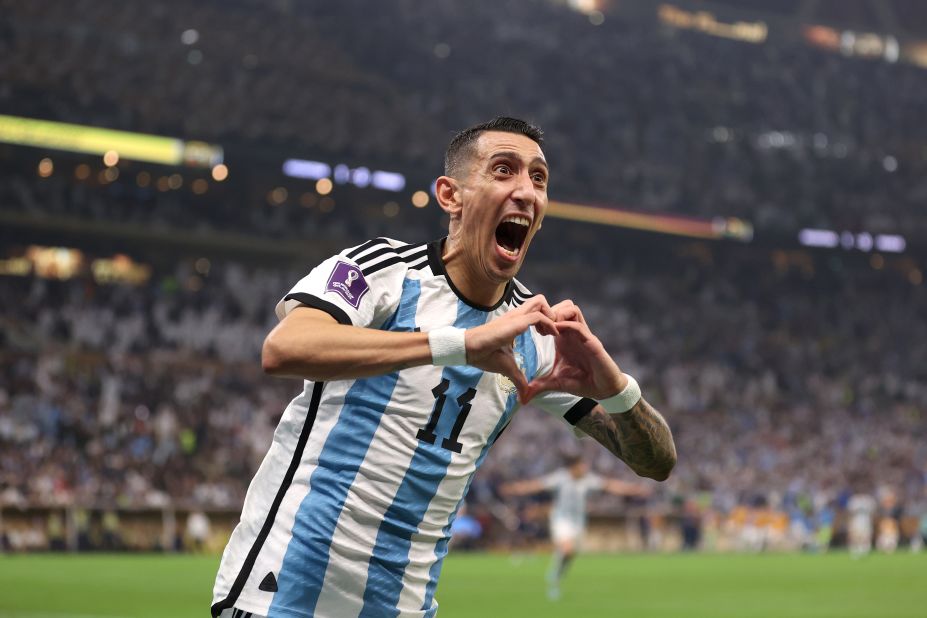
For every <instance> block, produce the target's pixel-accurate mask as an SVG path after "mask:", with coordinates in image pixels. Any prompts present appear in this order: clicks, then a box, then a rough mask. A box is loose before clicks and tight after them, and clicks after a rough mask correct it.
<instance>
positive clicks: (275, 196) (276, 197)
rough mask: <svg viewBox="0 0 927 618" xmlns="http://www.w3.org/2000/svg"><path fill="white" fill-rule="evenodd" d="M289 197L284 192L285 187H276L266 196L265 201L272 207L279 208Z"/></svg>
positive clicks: (286, 192) (287, 193)
mask: <svg viewBox="0 0 927 618" xmlns="http://www.w3.org/2000/svg"><path fill="white" fill-rule="evenodd" d="M289 196H290V192H289V191H287V190H286V187H277V188H275V189H274V190H273V191H271V192H270V194H269V195H268V196H267V201H268V202H270V203H271V204H273V205H274V206H280V205H281V204H283V203H284V202H285V201H286V198H288V197H289Z"/></svg>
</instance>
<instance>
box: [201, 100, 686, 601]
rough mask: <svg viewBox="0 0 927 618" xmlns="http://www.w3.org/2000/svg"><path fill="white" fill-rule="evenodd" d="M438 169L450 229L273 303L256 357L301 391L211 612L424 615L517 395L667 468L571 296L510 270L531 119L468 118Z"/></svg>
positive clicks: (535, 216) (385, 246) (530, 226)
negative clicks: (551, 298) (464, 506)
mask: <svg viewBox="0 0 927 618" xmlns="http://www.w3.org/2000/svg"><path fill="white" fill-rule="evenodd" d="M445 174H446V175H445V176H441V177H440V178H438V180H437V182H436V197H437V200H438V203H439V204H440V206H441V208H442V209H443V210H444V211H445V212H446V213H447V214H448V215H449V217H450V224H449V228H448V237H447V238H446V239H441V240H437V241H434V242H431V243H427V244H426V243H421V244H407V243H404V242H399V241H395V240H391V239H386V238H378V239H374V240H371V241H369V242H366V243H364V244H362V245H360V246H357V247H353V248H350V249H347V250H345V251H343V252H342V253H340V254H338V255H335V256H333V257H331V258H330V259H328V260H326V261H325V262H323V263H322V264H320V265H319V266H318V267H316V268H315V269H313V270H312V272H310V273H309V275H308V276H306V277H305V278H303V279H302V280H301V281H300V282H298V283H297V284H296V286H295V287H294V288H293V289H292V290H291V291H290V292H289V293H288V294H287V295H286V296H285V297H284V298H283V299H282V300H281V301H280V302H279V303H278V305H277V315H278V317H279V318H280V324H278V325H277V327H276V328H275V329H274V330H273V331H272V332H271V333H270V334H269V335H268V337H267V339H266V341H265V343H264V348H263V356H262V360H263V366H264V369H265V371H267V372H268V373H270V374H273V375H281V376H296V377H300V378H304V379H305V382H304V386H303V392H302V393H301V394H300V395H299V396H297V397H296V398H295V399H294V400H293V401H292V402H291V403H290V405H289V406H288V407H287V409H286V411H285V412H284V414H283V417H282V418H281V420H280V424H279V426H278V427H277V430H276V432H275V434H274V441H273V444H272V445H271V448H270V451H269V452H268V454H267V456H266V457H265V459H264V461H263V463H262V464H261V467H260V468H259V470H258V472H257V474H256V475H255V478H254V480H253V481H252V483H251V486H250V488H249V490H248V494H247V496H246V498H245V504H244V507H243V509H242V515H241V521H240V523H239V524H238V526H237V527H236V528H235V531H234V532H233V533H232V537H231V539H230V540H229V543H228V545H227V547H226V549H225V553H224V554H223V556H222V563H221V565H220V567H219V573H218V576H217V578H216V584H215V588H214V591H213V598H214V603H213V606H212V613H213V616H223V618H225V617H230V616H232V615H233V614H236V612H244V613H245V614H248V615H256V616H287V617H288V618H292V617H296V616H300V617H301V616H396V615H401V616H433V615H434V614H435V613H436V612H437V607H438V605H437V603H436V602H435V600H434V591H435V587H436V586H437V581H438V574H439V572H440V569H441V564H442V561H443V559H444V556H445V554H446V553H447V545H448V540H449V538H450V529H451V526H452V524H453V520H454V516H455V514H456V513H457V511H458V509H459V508H460V505H461V503H462V501H463V497H464V495H465V494H466V492H467V489H468V487H469V484H470V480H471V478H472V476H473V474H474V472H475V471H476V469H477V468H478V467H479V465H480V463H482V461H483V459H484V457H485V455H486V452H487V450H488V448H489V447H490V446H491V445H492V444H493V442H495V440H496V438H497V437H498V435H499V434H500V433H501V432H502V430H503V429H504V428H505V427H506V425H507V424H508V423H509V421H510V420H511V418H512V415H513V414H514V412H515V410H516V409H517V408H518V405H519V403H526V402H528V401H532V402H533V403H534V404H535V405H537V406H538V407H540V408H542V409H543V410H545V411H547V412H549V413H551V414H554V415H556V416H559V417H561V418H563V419H564V420H566V421H567V422H568V423H570V424H572V425H574V427H576V428H578V429H580V430H582V431H584V432H585V433H587V434H589V435H590V436H592V437H594V438H596V439H597V440H598V441H599V442H601V443H602V444H603V445H605V447H606V448H608V449H609V450H610V451H611V452H612V453H614V454H615V456H617V457H619V458H621V459H622V460H623V461H625V462H626V463H627V464H628V465H629V466H630V467H631V468H632V469H633V470H634V471H635V472H637V473H638V474H641V475H644V476H648V477H652V478H655V479H658V480H663V479H665V478H667V476H668V475H669V473H670V470H671V469H672V468H673V466H674V465H675V461H676V451H675V446H674V444H673V439H672V435H671V434H670V430H669V427H668V426H667V425H666V422H665V421H664V420H663V418H662V417H661V416H660V414H659V413H657V412H656V411H655V410H654V409H653V408H652V407H651V406H650V405H649V404H648V403H647V402H646V401H645V400H644V399H643V398H642V397H641V393H640V388H639V387H638V385H637V383H636V381H635V380H634V379H633V378H632V377H630V376H628V375H626V374H624V373H623V372H622V371H621V370H620V369H619V368H618V366H617V365H616V364H615V363H614V361H613V360H612V359H611V357H610V356H609V355H608V353H607V352H606V351H605V349H604V347H603V346H602V344H601V342H600V341H599V340H598V339H597V338H596V337H595V335H593V334H592V332H591V331H590V330H589V327H588V326H587V325H586V323H585V320H584V319H583V315H582V312H581V311H580V309H579V308H578V307H577V306H575V305H574V304H573V303H572V302H571V301H569V300H565V301H563V302H561V303H559V304H557V305H554V306H550V305H549V304H548V303H547V301H546V299H545V298H544V297H543V296H533V295H532V294H531V293H530V292H528V290H527V289H526V288H525V287H524V286H523V285H521V284H520V283H518V282H517V281H516V280H515V275H516V273H517V272H518V270H519V268H520V267H521V263H522V261H523V260H524V257H525V255H526V253H527V250H528V247H529V245H530V243H531V240H532V238H533V237H534V234H535V233H536V232H537V231H538V230H539V229H540V227H541V222H542V220H543V218H544V214H545V212H546V209H547V185H548V177H549V169H548V165H547V161H546V160H545V158H544V153H543V151H542V150H541V132H540V130H539V129H537V128H536V127H533V126H531V125H529V124H527V123H525V122H523V121H520V120H516V119H512V118H497V119H495V120H493V121H491V122H489V123H484V124H482V125H477V126H475V127H471V128H470V129H468V130H466V131H463V132H462V133H460V134H459V135H457V136H456V137H455V138H454V140H453V141H452V142H451V144H450V146H449V147H448V151H447V153H446V156H445Z"/></svg>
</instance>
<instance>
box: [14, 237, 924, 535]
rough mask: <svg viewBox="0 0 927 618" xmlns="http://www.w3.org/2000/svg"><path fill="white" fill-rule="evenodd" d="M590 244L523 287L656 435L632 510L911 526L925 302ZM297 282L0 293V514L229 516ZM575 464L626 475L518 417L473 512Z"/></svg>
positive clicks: (221, 267)
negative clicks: (574, 455) (659, 451)
mask: <svg viewBox="0 0 927 618" xmlns="http://www.w3.org/2000/svg"><path fill="white" fill-rule="evenodd" d="M590 234H591V235H592V236H593V238H597V236H596V234H598V232H590ZM602 234H603V236H602V238H600V239H599V240H603V241H604V240H605V238H606V237H605V236H604V234H605V233H604V232H603V233H602ZM596 244H597V245H598V246H600V247H601V248H600V249H599V250H590V251H587V252H585V253H584V255H583V258H582V259H580V258H579V257H575V258H566V259H563V258H561V259H555V260H553V259H549V258H544V257H539V259H538V260H537V261H536V262H535V263H534V264H533V265H532V266H531V267H530V269H529V272H528V273H527V274H526V276H525V277H524V278H523V280H525V281H527V282H528V284H529V285H530V286H532V287H533V288H535V289H537V290H542V291H544V292H545V293H546V294H547V295H548V297H549V298H564V297H570V298H573V299H574V300H576V301H577V302H578V303H579V304H580V305H581V306H582V307H583V309H584V312H585V314H586V316H587V319H588V320H589V322H590V323H591V324H592V326H593V328H594V330H595V331H596V332H597V333H599V334H600V336H601V337H602V339H603V341H604V343H605V345H606V347H607V348H608V349H609V350H610V351H611V352H612V353H613V355H614V356H615V357H616V359H617V360H618V362H619V363H620V365H621V366H622V367H623V368H624V369H625V370H626V371H628V372H629V373H632V374H633V375H635V376H636V377H637V378H638V379H639V380H640V382H641V384H642V385H643V386H644V390H645V392H646V393H647V396H648V399H649V400H650V401H652V402H653V403H654V405H655V406H657V407H658V409H660V410H661V411H662V412H664V414H665V415H666V416H667V418H668V420H669V422H670V424H671V426H672V427H673V430H674V434H675V437H676V442H677V446H678V450H679V453H680V460H679V464H678V466H677V468H676V470H675V471H674V474H673V476H672V477H671V479H670V480H669V481H668V482H666V483H664V484H660V485H656V484H654V488H655V490H656V491H657V494H655V496H654V497H653V499H652V500H650V501H649V502H648V503H647V504H646V505H643V506H645V507H646V508H649V509H651V510H656V511H660V512H664V513H677V514H679V513H681V509H683V508H689V507H688V506H685V505H691V504H693V503H695V504H697V505H698V508H699V509H701V510H702V511H703V512H705V513H709V512H710V513H730V512H732V511H733V510H734V509H737V508H743V507H757V506H768V507H770V508H776V509H781V510H785V511H789V512H792V513H793V516H794V517H795V518H802V520H803V521H805V520H808V521H813V520H814V518H815V517H817V516H818V514H819V513H820V512H823V511H825V510H830V511H834V510H836V511H838V512H839V510H840V509H841V508H842V506H845V503H846V500H847V499H848V497H849V495H850V494H851V493H858V492H866V493H874V492H876V491H889V490H890V491H891V492H892V493H893V494H894V495H895V496H896V497H897V502H896V505H897V512H898V513H899V516H900V514H901V513H907V514H912V513H913V514H916V515H917V516H918V517H919V516H920V514H922V513H924V512H925V511H927V505H925V502H924V501H925V498H927V493H925V492H927V468H925V462H927V434H925V427H927V423H925V422H924V421H925V419H924V413H925V412H924V411H925V410H927V386H925V384H927V380H925V379H924V375H923V371H924V367H925V366H927V363H925V362H924V361H925V356H927V347H925V346H927V332H925V331H927V324H924V323H923V321H922V320H919V319H918V316H919V315H924V314H925V312H927V294H925V289H924V287H923V286H922V285H912V284H911V283H910V282H909V281H908V280H907V279H905V278H903V277H902V276H900V275H898V274H896V273H893V272H889V271H888V270H887V269H886V270H876V269H873V268H871V267H869V266H868V264H866V265H860V264H855V265H854V264H851V263H845V262H844V261H834V262H828V261H826V260H824V261H822V262H821V263H815V264H812V266H811V270H809V266H808V264H805V265H804V266H802V267H800V268H794V267H791V266H789V265H788V264H782V263H778V267H777V263H776V262H774V260H771V259H770V255H769V254H768V253H765V252H756V251H752V252H746V250H743V251H744V254H742V255H735V256H731V255H727V256H725V255H722V254H718V253H717V252H713V251H707V252H706V251H703V252H702V253H700V254H699V255H697V256H696V255H694V254H692V255H690V254H678V253H677V250H679V248H678V247H677V249H674V250H671V251H667V252H666V254H662V255H661V254H657V253H654V251H655V250H654V249H652V248H651V249H649V250H648V249H646V248H642V249H640V250H638V248H635V249H634V250H633V251H631V250H629V251H621V252H620V253H618V254H616V253H615V250H614V249H613V248H608V245H607V244H606V243H604V242H602V243H596ZM539 247H541V249H540V250H539V256H544V255H545V249H544V248H543V247H544V245H543V243H541V244H540V245H539ZM703 249H704V247H703ZM603 272H610V273H611V276H609V278H608V279H607V280H605V281H604V282H603V281H602V279H601V273H603ZM758 273H759V274H758ZM301 275H302V273H300V272H299V271H298V270H289V271H286V272H285V271H284V270H282V269H269V268H255V267H251V266H244V265H242V264H238V263H234V262H226V263H219V262H216V263H214V264H213V265H212V266H211V268H210V269H209V271H208V274H197V272H196V269H194V267H193V265H192V264H189V263H186V262H184V263H181V264H180V265H178V266H177V268H176V269H175V270H174V271H173V272H160V273H156V275H155V276H154V277H152V279H151V280H150V282H149V283H148V284H147V285H145V286H142V287H132V286H122V285H97V284H94V283H93V282H91V281H89V280H87V279H83V278H78V279H72V280H69V281H53V280H47V279H40V278H36V277H0V297H2V298H4V299H5V302H4V305H5V307H6V309H5V311H4V314H3V316H2V328H0V333H2V334H0V348H2V350H3V362H2V363H0V367H2V372H0V503H2V504H3V505H6V506H7V507H13V506H26V505H46V506H48V505H51V506H54V505H68V504H76V505H83V506H85V507H91V506H94V505H110V506H111V505H117V506H118V507H122V508H127V507H152V508H158V507H162V506H165V505H177V506H182V507H184V508H232V509H234V508H237V506H238V505H239V504H240V502H241V500H242V499H243V496H244V491H245V488H246V484H247V482H248V479H249V478H250V477H251V475H252V473H253V471H254V469H255V468H256V466H257V465H258V463H259V460H260V458H261V457H262V456H263V453H264V452H265V450H266V447H267V444H268V443H269V441H270V437H271V434H272V431H273V428H274V426H275V425H276V421H277V419H278V418H279V416H280V414H281V413H282V411H283V409H284V407H285V405H286V403H287V402H288V401H289V399H290V398H292V397H293V396H294V395H295V394H296V393H297V392H298V390H299V389H300V388H301V385H300V384H299V383H298V382H296V381H292V380H279V379H272V378H269V377H266V376H263V375H262V374H261V372H260V364H259V355H260V346H261V342H262V340H263V337H264V335H265V334H266V332H268V331H269V329H270V328H271V327H272V325H273V323H274V320H275V318H274V317H273V313H272V308H273V305H274V304H275V303H276V301H277V299H278V298H279V297H280V296H281V295H282V294H283V293H285V292H286V290H287V289H289V287H290V286H291V285H292V283H293V282H295V281H297V280H298V279H299V278H300V277H301ZM191 277H193V278H195V280H196V281H198V283H197V284H196V285H191V284H190V281H191ZM681 307H685V308H686V310H685V311H680V310H679V309H680V308H681ZM874 316H878V319H873V318H874ZM538 444H545V445H549V447H545V448H544V449H541V450H539V449H538V448H537V445H538ZM577 449H580V450H582V452H584V453H585V455H586V456H587V458H588V460H589V461H590V463H591V464H592V466H593V468H594V469H596V470H598V471H599V472H600V473H603V474H607V475H610V476H616V477H621V478H627V479H630V478H631V477H632V476H633V474H632V473H631V472H630V471H628V470H627V469H626V468H625V467H624V466H623V465H622V464H620V462H617V461H615V460H614V459H613V458H612V457H611V456H610V455H609V454H608V453H606V452H605V451H604V449H601V447H599V446H598V445H597V444H595V443H594V442H592V441H581V442H577V441H576V438H575V436H574V435H573V433H572V432H571V431H569V428H568V427H566V426H565V425H563V424H562V423H561V422H560V421H557V420H556V419H553V418H550V417H546V416H545V415H544V414H543V413H542V412H539V411H537V410H525V411H522V413H520V414H519V416H518V417H516V422H515V423H513V426H512V427H511V428H509V429H508V430H507V431H506V434H505V435H504V436H503V438H502V439H501V440H500V441H499V444H498V445H496V446H495V448H494V449H493V450H492V451H491V454H490V456H489V457H488V458H487V461H486V463H485V464H484V466H483V468H482V469H481V471H480V472H479V473H478V476H477V478H476V480H475V481H474V483H473V486H472V488H471V492H470V496H469V498H468V502H469V506H470V513H471V514H477V515H480V516H481V517H484V522H483V523H484V524H486V527H487V528H492V526H493V522H494V521H495V522H496V525H497V528H499V530H503V529H505V528H504V526H505V525H509V524H510V522H511V520H512V515H511V512H510V509H511V508H515V507H514V506H513V505H507V504H504V501H503V500H502V499H501V498H500V495H499V493H498V489H499V486H500V485H501V484H502V483H504V482H508V481H512V480H516V479H521V478H529V477H534V476H538V475H541V474H544V473H546V472H549V471H550V470H552V469H554V468H556V467H557V466H558V465H559V464H560V459H559V458H560V456H561V455H562V454H563V453H566V452H575V451H576V450H577ZM523 506H524V505H523ZM529 506H530V505H529ZM639 506H641V505H639ZM623 508H624V505H623V504H622V503H621V502H620V499H617V498H610V497H606V496H602V497H599V498H597V499H596V500H595V501H594V502H593V509H594V510H595V511H598V512H604V513H609V512H611V513H620V512H622V509H623ZM506 513H508V514H506ZM499 522H503V523H499ZM504 522H509V523H504ZM488 534H489V533H488ZM496 534H497V535H498V533H496ZM506 534H507V535H509V538H511V534H514V533H510V532H507V533H506ZM489 537H490V539H492V538H495V539H498V536H493V535H492V534H489ZM516 537H517V534H516Z"/></svg>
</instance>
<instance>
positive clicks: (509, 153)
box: [489, 150, 550, 170]
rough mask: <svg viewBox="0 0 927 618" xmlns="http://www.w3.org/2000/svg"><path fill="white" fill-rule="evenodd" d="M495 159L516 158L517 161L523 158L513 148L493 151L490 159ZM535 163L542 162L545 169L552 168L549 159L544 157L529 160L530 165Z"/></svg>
mask: <svg viewBox="0 0 927 618" xmlns="http://www.w3.org/2000/svg"><path fill="white" fill-rule="evenodd" d="M494 159H515V160H516V161H521V160H522V159H521V157H520V156H518V153H517V152H515V151H513V150H502V151H499V152H495V153H493V154H492V155H490V157H489V160H490V161H492V160H494ZM533 163H540V164H541V165H543V166H544V169H545V170H549V169H550V167H549V166H548V165H547V161H545V160H544V159H542V158H541V157H534V158H533V159H531V161H530V162H529V165H530V164H533Z"/></svg>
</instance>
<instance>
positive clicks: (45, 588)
mask: <svg viewBox="0 0 927 618" xmlns="http://www.w3.org/2000/svg"><path fill="white" fill-rule="evenodd" d="M217 563H218V558H217V557H202V556H196V557H193V556H158V555H126V556H111V555H99V556H87V555H83V556H54V555H20V556H0V617H2V618H102V617H114V616H122V617H130V616H131V617H148V616H150V617H152V618H154V617H157V618H165V617H170V618H185V617H187V616H191V617H192V616H200V617H202V616H208V615H209V613H208V611H209V610H208V608H209V603H210V591H211V588H212V580H213V577H214V575H215V569H216V565H217ZM547 564H548V561H547V557H546V556H541V555H529V556H523V557H518V556H515V557H510V556H506V555H490V554H457V555H454V554H453V553H452V555H451V556H450V557H449V558H448V560H447V561H446V563H445V566H444V573H443V574H442V577H441V583H440V585H439V586H438V594H437V597H438V602H439V603H440V610H439V612H438V615H439V616H440V617H441V618H464V617H473V618H477V617H479V618H487V617H496V616H501V617H509V616H512V617H519V616H526V617H531V618H546V617H553V616H565V617H570V618H576V617H580V618H594V617H597V616H603V617H604V616H609V617H619V618H647V617H673V618H675V617H685V618H695V617H705V618H725V617H731V618H746V617H751V618H753V617H756V618H760V617H769V618H783V617H799V616H800V617H808V618H811V617H814V618H822V617H833V618H856V617H859V618H905V617H909V616H910V617H912V618H914V617H917V618H924V617H925V616H927V554H920V555H911V554H908V553H899V554H896V555H892V556H885V555H871V556H867V557H865V558H863V559H860V560H853V559H851V558H850V557H849V556H848V555H847V554H843V553H839V554H828V555H705V554H689V555H618V556H615V555H585V556H580V557H579V558H578V559H577V561H576V562H575V564H574V565H573V568H572V569H571V571H570V572H569V574H568V575H567V578H566V580H565V581H564V584H563V588H562V592H563V595H562V597H561V599H560V600H558V601H554V602H551V601H548V600H547V598H546V596H545V588H544V573H545V571H546V569H547Z"/></svg>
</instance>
